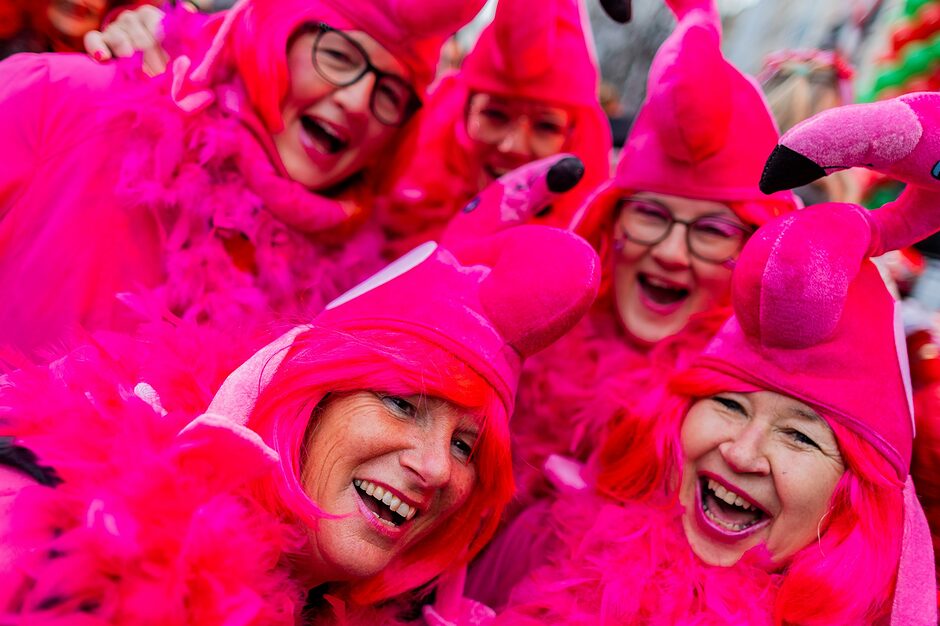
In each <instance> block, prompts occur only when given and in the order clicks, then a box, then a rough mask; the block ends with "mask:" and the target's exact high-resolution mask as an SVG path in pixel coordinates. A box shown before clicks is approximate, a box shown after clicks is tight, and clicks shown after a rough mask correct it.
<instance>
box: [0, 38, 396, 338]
mask: <svg viewBox="0 0 940 626" xmlns="http://www.w3.org/2000/svg"><path fill="white" fill-rule="evenodd" d="M125 67H126V66H125V65H123V64H116V65H108V66H101V65H98V64H95V63H93V62H92V61H90V60H89V59H87V58H83V57H80V56H75V57H71V56H64V55H57V56H55V57H52V56H42V57H40V56H23V57H18V58H14V59H10V60H8V61H7V62H5V63H4V64H3V65H2V66H0V74H2V75H3V76H4V77H5V78H6V79H7V80H5V81H4V82H3V86H2V87H0V101H2V102H3V103H4V110H5V111H6V112H7V115H5V116H4V120H3V122H0V123H2V124H3V128H4V132H3V134H4V136H5V137H7V138H8V139H7V140H6V141H5V147H6V150H5V151H4V155H3V162H4V165H3V167H0V170H2V173H0V241H2V242H3V245H2V248H0V297H2V298H4V299H5V300H7V301H9V302H12V301H16V302H17V306H16V307H4V308H3V311H2V313H0V343H2V344H10V345H12V346H14V347H17V348H19V349H22V350H25V351H37V350H39V349H42V348H44V347H47V346H50V345H54V344H55V343H56V342H57V341H59V340H61V339H62V338H64V337H66V336H68V335H69V334H70V333H72V332H74V331H75V329H76V328H77V327H79V326H82V327H84V328H86V329H88V330H94V329H98V328H112V329H131V328H133V327H134V326H136V324H137V323H138V321H139V319H140V316H141V314H143V315H144V317H146V318H151V319H152V318H153V317H154V316H155V317H156V318H158V319H159V318H160V317H163V316H165V315H168V314H172V315H176V316H179V317H183V318H187V319H192V320H196V321H200V322H208V321H218V322H220V323H223V324H225V325H229V324H233V325H234V324H235V323H236V322H237V321H239V320H241V321H248V320H250V323H251V324H252V325H263V324H264V323H266V322H268V321H270V320H271V319H272V317H273V316H274V315H285V316H302V315H310V314H312V313H315V312H316V311H318V310H320V309H321V308H322V307H323V306H324V305H325V304H326V303H327V302H329V301H330V300H331V299H332V298H334V297H335V296H336V295H338V294H339V293H342V292H343V291H345V290H346V289H348V288H349V287H351V286H352V285H353V284H355V283H356V282H357V281H358V280H360V279H361V278H363V277H364V276H367V275H368V274H369V273H371V272H373V271H375V270H376V269H377V268H378V267H380V266H381V260H380V256H379V251H378V250H379V248H380V247H381V235H380V234H379V233H378V232H377V231H376V230H375V229H374V228H369V227H364V228H360V229H359V230H356V229H355V224H361V223H362V221H363V220H364V218H365V215H364V213H363V212H362V211H361V210H357V211H353V215H349V214H348V213H344V212H343V211H342V210H340V211H339V212H338V214H337V212H336V210H335V209H336V207H337V206H338V204H340V203H347V202H348V203H350V206H353V207H355V206H357V205H358V198H357V196H356V193H355V192H354V193H353V194H352V196H351V197H343V198H340V199H338V200H337V199H327V198H323V197H322V196H318V195H316V194H313V193H311V192H309V191H308V190H307V189H305V188H304V187H302V186H301V185H299V184H297V183H294V182H293V181H291V180H289V179H286V178H283V177H282V176H281V175H280V174H281V172H280V171H279V169H278V168H279V161H278V160H277V159H276V157H272V156H271V154H272V152H273V149H272V147H271V146H270V145H269V144H268V143H266V142H261V141H260V140H259V137H266V134H265V133H264V131H263V128H261V126H260V122H259V121H258V120H257V119H256V118H255V117H254V115H253V113H252V111H251V108H250V107H249V106H247V102H246V100H245V97H244V92H243V91H242V89H241V87H240V85H239V83H238V81H237V80H235V79H232V82H228V83H218V84H215V85H214V87H213V88H212V90H211V92H212V98H213V99H212V101H211V102H208V103H207V104H206V105H205V106H203V108H202V109H201V110H198V111H196V112H193V113H187V112H185V111H182V110H180V109H179V108H178V107H177V106H176V105H175V104H174V103H173V101H172V100H171V98H170V97H169V94H168V91H169V90H171V89H174V88H175V87H174V85H173V84H167V83H174V82H178V81H177V76H176V75H167V76H166V77H164V78H163V79H162V80H158V81H155V82H152V83H146V84H144V83H140V82H134V81H133V80H131V79H129V78H125V74H123V73H122V72H124V68H125ZM105 101H106V102H107V106H104V104H103V103H104V102H105ZM52 138H54V141H53V140H52ZM115 146H119V147H120V149H118V150H115V149H114V147H115ZM50 181H55V184H51V182H50ZM298 215H303V216H305V222H304V224H302V226H303V227H302V228H299V227H298V226H300V225H299V224H297V223H296V222H297V220H295V219H294V218H295V217H296V216H298ZM318 216H319V217H321V218H322V222H317V221H316V220H317V218H318ZM311 220H312V221H311ZM337 226H341V227H342V228H345V229H346V230H345V231H343V232H337V231H336V228H337ZM323 230H326V231H328V232H327V233H326V234H320V231H323ZM311 231H313V232H311ZM344 240H345V241H344ZM123 292H129V293H132V294H134V295H133V296H127V297H124V300H125V303H122V302H120V301H119V299H118V298H117V297H116V294H120V293H123ZM126 303H131V304H132V306H131V307H130V308H129V307H128V306H127V304H126Z"/></svg>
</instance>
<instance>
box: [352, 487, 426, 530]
mask: <svg viewBox="0 0 940 626" xmlns="http://www.w3.org/2000/svg"><path fill="white" fill-rule="evenodd" d="M353 484H354V485H356V486H357V487H359V488H360V489H362V490H363V491H365V492H366V493H367V494H369V495H370V496H372V497H373V498H375V499H376V500H378V501H379V502H381V503H383V504H385V505H387V506H388V508H389V509H390V510H391V511H392V513H398V514H399V515H401V516H402V517H404V518H405V520H406V521H407V520H410V519H411V518H412V517H414V516H415V513H417V512H418V509H417V508H415V507H413V506H411V505H409V504H407V503H405V502H402V501H401V499H400V498H399V497H398V496H395V495H393V494H392V492H391V491H388V490H386V489H385V488H383V487H379V486H378V485H376V484H375V483H373V482H371V481H368V480H360V479H358V478H357V479H355V480H354V481H353Z"/></svg>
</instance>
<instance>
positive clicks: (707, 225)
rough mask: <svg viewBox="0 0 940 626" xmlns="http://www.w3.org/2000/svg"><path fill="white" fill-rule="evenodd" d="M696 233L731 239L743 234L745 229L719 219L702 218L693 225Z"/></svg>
mask: <svg viewBox="0 0 940 626" xmlns="http://www.w3.org/2000/svg"><path fill="white" fill-rule="evenodd" d="M693 228H694V230H695V234H697V235H700V236H705V237H711V238H721V239H730V238H732V237H740V236H741V235H743V233H744V231H743V229H740V228H738V227H736V226H733V225H731V224H727V223H725V222H721V221H718V220H700V221H698V222H695V225H694V226H693Z"/></svg>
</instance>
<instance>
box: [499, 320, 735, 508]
mask: <svg viewBox="0 0 940 626" xmlns="http://www.w3.org/2000/svg"><path fill="white" fill-rule="evenodd" d="M729 314H730V311H729V310H725V309H720V310H714V311H710V312H706V313H703V314H700V315H698V316H695V317H693V318H692V319H691V320H690V321H689V323H688V324H687V325H686V327H685V328H684V329H683V330H682V331H680V332H679V333H678V334H676V335H674V336H672V337H669V338H667V339H664V340H663V341H661V342H660V343H659V344H657V345H656V346H654V347H653V348H652V349H651V350H649V351H648V352H643V351H641V350H640V349H638V348H636V347H634V346H633V344H631V343H630V342H629V340H628V339H627V337H626V336H625V335H624V333H623V331H622V330H621V328H620V326H619V324H618V322H617V321H616V319H615V317H614V315H615V314H614V313H611V312H610V305H609V304H608V303H607V302H605V301H600V302H598V304H597V305H595V308H594V310H592V311H591V313H589V315H588V316H587V317H586V318H585V319H584V320H582V321H581V323H580V324H579V325H578V326H576V327H575V328H574V329H573V330H572V331H571V332H570V333H568V334H567V335H565V336H564V337H562V338H561V339H560V340H559V341H558V342H556V343H555V344H553V345H552V346H550V347H549V348H547V349H546V350H544V351H543V352H541V353H539V354H536V355H535V356H534V357H532V358H531V359H529V360H528V361H527V362H526V365H525V369H524V370H523V374H522V379H521V381H520V384H519V392H518V394H517V403H516V410H515V413H514V415H513V420H512V437H513V461H514V465H515V474H516V483H517V489H518V492H519V496H518V498H517V500H518V503H519V504H520V505H525V504H527V503H528V502H531V501H532V500H533V499H536V498H538V497H540V496H544V495H546V494H548V493H551V491H546V489H547V487H548V485H547V483H546V482H545V480H544V472H543V466H544V463H545V460H546V458H547V457H548V456H549V455H551V454H562V455H566V456H570V457H573V458H575V459H577V460H579V461H587V460H588V458H589V457H590V456H591V454H592V453H593V452H594V450H596V449H597V447H598V446H599V445H600V443H601V441H602V440H603V436H604V433H605V432H606V431H607V429H608V428H609V427H610V426H611V424H612V423H614V422H615V420H617V419H621V418H622V417H623V416H624V415H626V414H627V413H628V409H629V408H630V407H631V406H634V405H636V403H637V402H640V401H645V400H647V399H648V396H651V395H653V394H657V393H661V392H662V391H663V390H664V389H665V383H666V380H667V379H668V377H669V375H670V374H671V373H672V372H674V371H675V370H677V369H681V368H682V367H684V366H685V365H687V364H688V362H689V361H690V360H691V359H692V358H693V357H694V356H695V355H697V354H698V353H699V352H701V350H702V349H703V348H704V347H705V345H706V344H707V343H708V341H709V339H711V337H712V336H713V335H714V334H715V332H716V331H717V330H718V328H719V327H720V326H721V324H722V323H723V322H724V321H725V320H726V319H727V316H728V315H729Z"/></svg>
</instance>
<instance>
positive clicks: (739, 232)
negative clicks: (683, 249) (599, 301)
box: [618, 198, 753, 263]
mask: <svg viewBox="0 0 940 626" xmlns="http://www.w3.org/2000/svg"><path fill="white" fill-rule="evenodd" d="M618 224H619V225H620V228H621V231H622V232H623V236H624V237H626V238H627V239H628V240H629V241H632V242H634V243H638V244H640V245H644V246H655V245H656V244H658V243H660V242H662V241H664V240H665V239H666V237H668V236H669V233H671V232H672V227H673V226H674V225H675V224H682V225H683V226H685V243H686V246H687V247H688V249H689V254H691V255H692V256H694V257H696V258H697V259H700V260H702V261H706V262H708V263H729V262H731V261H733V260H734V259H735V258H736V257H737V256H738V253H739V252H741V248H743V247H744V243H745V242H746V241H747V239H748V237H750V236H751V233H752V232H753V229H751V228H750V227H748V226H746V225H744V224H742V223H741V222H738V221H736V220H734V219H732V218H729V217H725V216H722V215H703V216H701V217H697V218H695V219H694V220H680V219H676V216H675V215H673V214H672V211H670V210H669V209H668V208H666V207H665V206H664V205H662V204H660V203H659V202H655V201H653V200H646V199H643V198H624V199H623V200H621V201H620V205H619V218H618Z"/></svg>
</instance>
